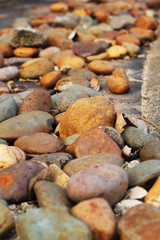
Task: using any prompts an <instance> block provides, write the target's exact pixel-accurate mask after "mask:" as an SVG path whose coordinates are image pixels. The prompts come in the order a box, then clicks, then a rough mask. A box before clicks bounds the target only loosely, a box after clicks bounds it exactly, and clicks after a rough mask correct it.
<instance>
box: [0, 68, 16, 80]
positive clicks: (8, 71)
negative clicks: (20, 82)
mask: <svg viewBox="0 0 160 240" xmlns="http://www.w3.org/2000/svg"><path fill="white" fill-rule="evenodd" d="M18 74H19V69H18V68H17V67H16V66H10V67H3V68H0V81H4V82H7V81H9V80H11V79H14V78H16V77H18Z"/></svg>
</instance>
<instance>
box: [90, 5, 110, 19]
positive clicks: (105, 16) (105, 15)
mask: <svg viewBox="0 0 160 240" xmlns="http://www.w3.org/2000/svg"><path fill="white" fill-rule="evenodd" d="M93 16H94V17H96V18H98V20H100V21H101V22H106V21H107V20H108V18H109V15H108V13H107V12H106V10H105V9H103V8H100V9H97V10H96V11H95V12H94V13H93Z"/></svg>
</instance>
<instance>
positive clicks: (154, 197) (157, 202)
mask: <svg viewBox="0 0 160 240" xmlns="http://www.w3.org/2000/svg"><path fill="white" fill-rule="evenodd" d="M145 202H146V203H149V204H152V205H154V206H156V207H158V208H160V176H159V177H158V178H157V180H156V182H155V183H154V185H153V186H152V187H151V189H150V190H149V191H148V193H147V196H146V197H145Z"/></svg>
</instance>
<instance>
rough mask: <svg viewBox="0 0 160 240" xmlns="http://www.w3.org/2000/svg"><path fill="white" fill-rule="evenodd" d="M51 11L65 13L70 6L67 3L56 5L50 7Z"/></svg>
mask: <svg viewBox="0 0 160 240" xmlns="http://www.w3.org/2000/svg"><path fill="white" fill-rule="evenodd" d="M50 10H51V11H53V12H64V11H67V10H68V6H67V5H66V4H65V3H62V2H59V3H54V4H52V5H51V6H50Z"/></svg>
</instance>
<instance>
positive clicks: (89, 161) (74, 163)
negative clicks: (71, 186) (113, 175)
mask: <svg viewBox="0 0 160 240" xmlns="http://www.w3.org/2000/svg"><path fill="white" fill-rule="evenodd" d="M99 163H109V164H115V165H117V166H121V165H122V164H123V159H122V158H121V157H120V156H118V155H116V154H113V153H96V154H92V155H86V156H83V157H79V158H76V159H73V160H71V161H70V162H69V163H67V164H66V165H65V166H64V168H63V171H64V172H65V173H66V174H67V175H68V176H72V175H74V174H75V173H77V172H79V171H81V170H82V169H84V168H88V167H90V166H92V165H95V164H99Z"/></svg>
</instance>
